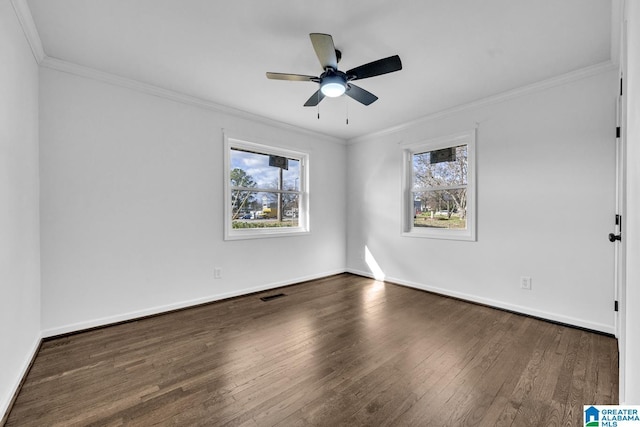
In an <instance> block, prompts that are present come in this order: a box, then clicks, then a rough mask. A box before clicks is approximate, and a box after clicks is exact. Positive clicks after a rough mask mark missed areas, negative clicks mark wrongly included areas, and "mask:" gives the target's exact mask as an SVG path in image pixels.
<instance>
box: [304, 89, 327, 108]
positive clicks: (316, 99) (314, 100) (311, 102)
mask: <svg viewBox="0 0 640 427" xmlns="http://www.w3.org/2000/svg"><path fill="white" fill-rule="evenodd" d="M323 99H324V94H323V93H322V92H321V91H320V89H318V91H317V92H316V93H314V94H313V95H311V98H309V99H307V102H305V103H304V106H305V107H315V106H316V105H318V104H319V103H320V101H322V100H323Z"/></svg>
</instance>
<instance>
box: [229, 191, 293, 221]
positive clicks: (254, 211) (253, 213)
mask: <svg viewBox="0 0 640 427" xmlns="http://www.w3.org/2000/svg"><path fill="white" fill-rule="evenodd" d="M233 193H243V192H241V191H232V196H231V198H232V200H231V203H232V205H233V206H234V209H233V211H232V218H231V219H232V224H233V228H234V229H251V228H272V227H297V226H298V216H299V211H300V210H299V208H300V206H299V202H300V197H299V194H297V193H296V194H292V193H276V192H257V193H251V197H250V198H249V199H250V201H247V202H246V203H244V204H239V203H235V201H234V194H233ZM244 193H249V192H244ZM240 198H241V196H235V200H238V199H240ZM249 199H247V200H249ZM235 206H242V207H240V208H237V209H236V208H235Z"/></svg>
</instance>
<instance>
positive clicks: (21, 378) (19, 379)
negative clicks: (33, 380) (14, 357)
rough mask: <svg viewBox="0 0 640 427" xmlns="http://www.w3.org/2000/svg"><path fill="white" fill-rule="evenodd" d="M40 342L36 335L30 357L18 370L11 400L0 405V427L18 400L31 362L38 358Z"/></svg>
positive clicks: (38, 336)
mask: <svg viewBox="0 0 640 427" xmlns="http://www.w3.org/2000/svg"><path fill="white" fill-rule="evenodd" d="M42 342H43V340H42V334H38V335H37V336H36V339H35V340H34V341H33V344H32V345H31V351H30V352H29V354H30V357H28V358H27V359H26V361H25V363H24V364H23V366H22V369H21V370H20V373H19V374H18V377H17V381H16V383H15V386H14V387H13V394H12V395H11V398H9V399H8V400H7V401H6V402H1V403H0V405H1V406H0V413H2V412H3V411H2V410H3V409H4V415H3V416H2V419H0V427H3V426H4V425H5V424H6V423H7V421H8V419H9V414H10V413H11V409H12V408H13V405H14V403H15V402H16V399H17V398H18V394H20V390H22V386H23V385H24V382H25V380H26V379H27V375H29V371H30V370H31V367H32V366H33V362H35V360H36V356H38V352H39V351H40V347H41V346H42Z"/></svg>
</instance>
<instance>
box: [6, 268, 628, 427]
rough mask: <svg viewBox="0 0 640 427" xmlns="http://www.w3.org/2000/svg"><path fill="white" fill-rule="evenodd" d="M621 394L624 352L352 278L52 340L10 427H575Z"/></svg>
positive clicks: (568, 332) (578, 335)
mask: <svg viewBox="0 0 640 427" xmlns="http://www.w3.org/2000/svg"><path fill="white" fill-rule="evenodd" d="M278 292H284V293H285V294H286V296H285V297H282V298H278V299H274V300H271V301H269V302H263V301H261V300H260V297H262V296H265V295H270V294H276V293H278ZM617 393H618V358H617V344H616V340H615V339H614V338H611V337H607V336H603V335H599V334H595V333H590V332H586V331H582V330H578V329H573V328H568V327H564V326H559V325H555V324H552V323H548V322H544V321H540V320H537V319H533V318H530V317H524V316H519V315H516V314H512V313H508V312H504V311H500V310H494V309H491V308H488V307H483V306H480V305H474V304H469V303H465V302H462V301H458V300H455V299H450V298H446V297H441V296H438V295H434V294H430V293H427V292H422V291H418V290H414V289H409V288H405V287H402V286H397V285H392V284H383V283H380V282H375V281H373V280H370V279H366V278H362V277H358V276H353V275H349V274H342V275H338V276H333V277H329V278H326V279H321V280H316V281H313V282H307V283H303V284H300V285H295V286H290V287H286V288H283V289H280V290H274V291H269V292H264V293H261V294H256V295H249V296H246V297H240V298H235V299H231V300H226V301H222V302H217V303H212V304H209V305H204V306H199V307H195V308H191V309H187V310H182V311H178V312H174V313H170V314H166V315H161V316H156V317H151V318H147V319H143V320H139V321H134V322H130V323H125V324H120V325H116V326H111V327H107V328H102V329H96V330H92V331H87V332H83V333H79V334H75V335H71V336H68V337H63V338H57V339H53V340H49V341H46V342H44V343H43V345H42V348H41V350H40V352H39V353H38V355H37V357H36V359H35V362H34V364H33V367H32V369H31V371H30V372H29V375H28V377H27V379H26V381H25V384H24V386H23V388H22V390H21V392H20V394H19V395H18V398H17V400H16V402H15V405H14V407H13V410H12V412H11V413H10V414H9V418H8V421H7V426H58V425H59V426H76V425H77V426H80V425H81V426H89V425H90V426H120V425H130V426H145V427H146V426H153V425H175V426H192V425H202V426H227V425H228V426H273V425H280V426H303V425H319V426H338V425H344V426H357V425H371V426H383V425H393V426H397V425H416V426H427V425H428V426H545V427H546V426H560V425H562V426H580V425H583V424H582V405H583V404H616V403H617V401H618V394H617Z"/></svg>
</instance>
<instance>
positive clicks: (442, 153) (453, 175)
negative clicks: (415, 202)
mask: <svg viewBox="0 0 640 427" xmlns="http://www.w3.org/2000/svg"><path fill="white" fill-rule="evenodd" d="M456 185H467V145H466V144H465V145H459V146H457V147H448V148H444V149H440V150H433V151H427V152H425V153H416V154H414V155H413V189H419V188H429V187H447V186H456Z"/></svg>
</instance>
